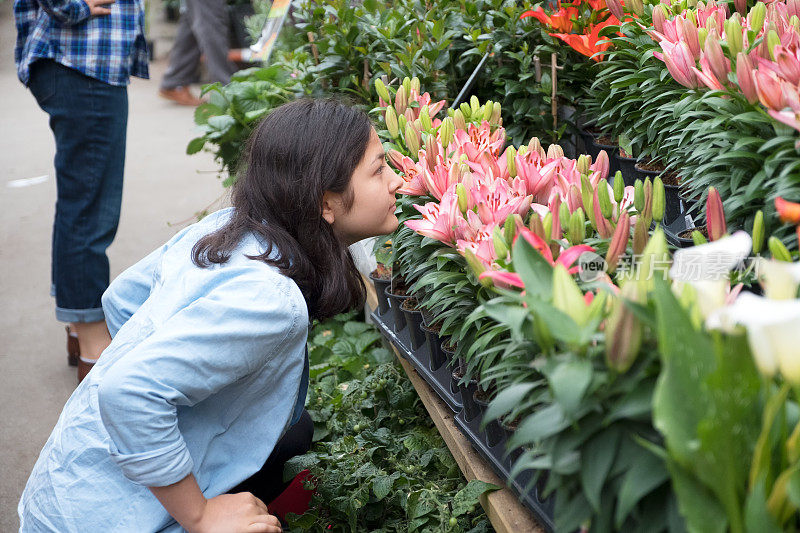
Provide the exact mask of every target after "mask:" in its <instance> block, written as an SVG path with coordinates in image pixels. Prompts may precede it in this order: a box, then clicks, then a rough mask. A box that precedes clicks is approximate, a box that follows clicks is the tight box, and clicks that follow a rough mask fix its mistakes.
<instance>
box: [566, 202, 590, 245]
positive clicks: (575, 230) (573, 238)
mask: <svg viewBox="0 0 800 533" xmlns="http://www.w3.org/2000/svg"><path fill="white" fill-rule="evenodd" d="M567 240H569V242H570V243H571V244H582V243H583V241H585V240H586V216H585V215H584V214H583V209H582V208H580V207H579V208H578V209H576V210H575V211H574V212H573V213H572V215H571V216H570V218H569V227H568V229H567Z"/></svg>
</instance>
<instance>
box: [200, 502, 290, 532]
mask: <svg viewBox="0 0 800 533" xmlns="http://www.w3.org/2000/svg"><path fill="white" fill-rule="evenodd" d="M281 531H283V530H282V529H281V523H280V522H279V521H278V519H277V518H276V517H274V516H273V515H271V514H269V511H267V506H266V505H265V504H264V502H262V501H261V500H259V499H258V498H256V497H255V496H253V495H252V494H250V493H249V492H240V493H238V494H222V495H220V496H217V497H216V498H211V499H210V500H208V501H207V502H206V505H205V507H204V509H203V514H202V516H201V517H200V521H199V522H198V523H197V525H196V527H195V528H192V530H190V533H195V532H197V533H281Z"/></svg>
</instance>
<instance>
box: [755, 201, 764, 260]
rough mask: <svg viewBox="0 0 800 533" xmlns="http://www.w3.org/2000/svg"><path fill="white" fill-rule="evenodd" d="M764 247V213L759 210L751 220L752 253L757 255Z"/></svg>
mask: <svg viewBox="0 0 800 533" xmlns="http://www.w3.org/2000/svg"><path fill="white" fill-rule="evenodd" d="M763 246H764V212H763V211H761V209H759V210H758V211H756V216H755V217H754V218H753V253H754V254H756V255H758V254H759V253H760V252H761V248H762V247H763Z"/></svg>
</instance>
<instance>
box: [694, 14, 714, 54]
mask: <svg viewBox="0 0 800 533" xmlns="http://www.w3.org/2000/svg"><path fill="white" fill-rule="evenodd" d="M709 20H711V19H709ZM706 39H708V30H707V29H705V28H698V29H697V41H698V42H699V43H700V48H701V49H705V46H706Z"/></svg>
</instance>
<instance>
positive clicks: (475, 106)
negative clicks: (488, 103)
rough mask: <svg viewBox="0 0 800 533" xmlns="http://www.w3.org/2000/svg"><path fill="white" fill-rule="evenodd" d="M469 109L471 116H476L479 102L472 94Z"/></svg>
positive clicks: (479, 105)
mask: <svg viewBox="0 0 800 533" xmlns="http://www.w3.org/2000/svg"><path fill="white" fill-rule="evenodd" d="M469 107H470V109H471V110H472V115H477V114H478V109H480V107H481V102H480V100H478V97H477V96H475V95H474V94H473V95H472V96H470V97H469Z"/></svg>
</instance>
